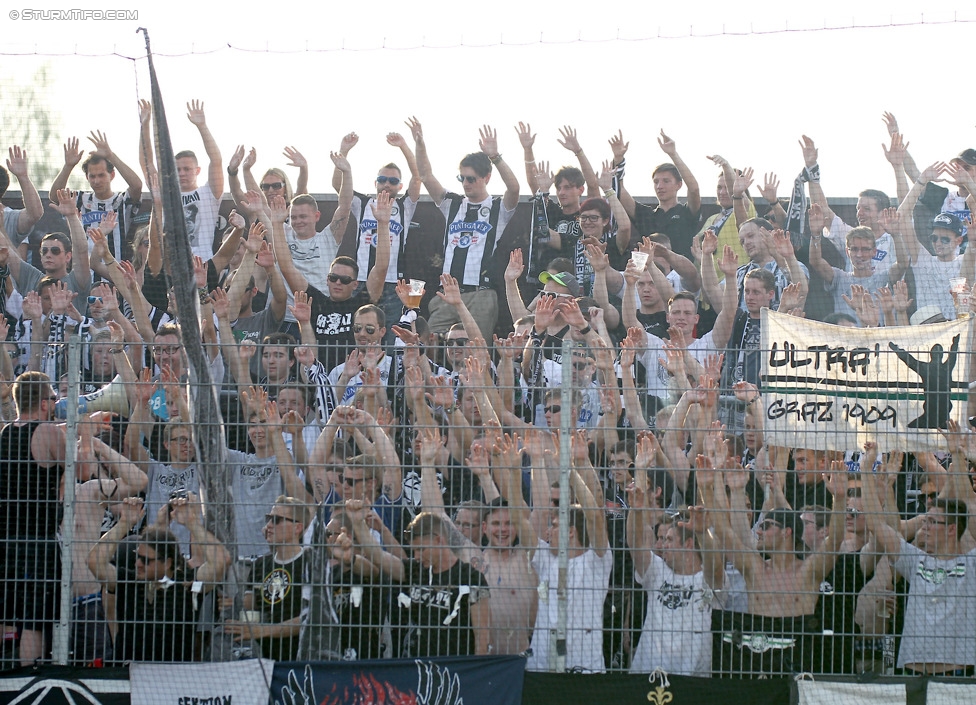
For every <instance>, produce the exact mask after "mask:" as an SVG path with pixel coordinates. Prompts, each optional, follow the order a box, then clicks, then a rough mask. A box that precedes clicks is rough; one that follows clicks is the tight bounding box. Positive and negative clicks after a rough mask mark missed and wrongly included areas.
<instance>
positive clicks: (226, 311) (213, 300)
mask: <svg viewBox="0 0 976 705" xmlns="http://www.w3.org/2000/svg"><path fill="white" fill-rule="evenodd" d="M210 304H211V305H212V306H213V310H214V314H216V316H217V318H218V319H219V320H223V319H225V318H227V317H228V316H229V315H230V301H229V300H228V298H227V292H226V291H224V287H222V286H218V287H217V288H216V289H214V290H213V291H211V292H210Z"/></svg>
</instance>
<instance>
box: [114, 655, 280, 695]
mask: <svg viewBox="0 0 976 705" xmlns="http://www.w3.org/2000/svg"><path fill="white" fill-rule="evenodd" d="M274 666H275V662H274V661H269V660H266V659H250V660H248V661H232V662H230V663H178V664H165V663H134V664H132V666H131V667H130V668H129V678H130V680H131V681H132V705H268V684H269V683H270V682H271V676H272V673H273V672H274Z"/></svg>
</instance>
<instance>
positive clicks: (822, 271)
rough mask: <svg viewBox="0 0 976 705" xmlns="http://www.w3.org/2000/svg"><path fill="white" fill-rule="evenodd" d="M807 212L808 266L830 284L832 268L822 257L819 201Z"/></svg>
mask: <svg viewBox="0 0 976 705" xmlns="http://www.w3.org/2000/svg"><path fill="white" fill-rule="evenodd" d="M811 183H813V182H811ZM828 210H829V209H828ZM807 213H808V217H809V219H810V256H809V258H808V262H809V264H810V268H811V269H813V271H815V272H816V273H817V274H819V275H820V276H821V278H822V279H823V280H824V281H825V282H827V283H828V284H831V283H833V281H834V268H833V267H831V266H830V263H829V262H828V261H827V260H825V259H824V258H823V235H822V233H823V226H824V210H823V206H821V205H820V204H819V203H812V204H810V210H809V211H808V212H807Z"/></svg>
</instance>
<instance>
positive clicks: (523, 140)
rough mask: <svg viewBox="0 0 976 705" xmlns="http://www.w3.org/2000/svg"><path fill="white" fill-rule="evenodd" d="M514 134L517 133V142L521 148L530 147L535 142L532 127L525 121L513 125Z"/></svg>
mask: <svg viewBox="0 0 976 705" xmlns="http://www.w3.org/2000/svg"><path fill="white" fill-rule="evenodd" d="M515 134H517V135H518V139H519V144H521V145H522V149H531V148H532V145H533V144H535V135H534V134H533V133H532V127H531V126H530V125H529V123H527V122H520V123H519V124H518V125H516V126H515Z"/></svg>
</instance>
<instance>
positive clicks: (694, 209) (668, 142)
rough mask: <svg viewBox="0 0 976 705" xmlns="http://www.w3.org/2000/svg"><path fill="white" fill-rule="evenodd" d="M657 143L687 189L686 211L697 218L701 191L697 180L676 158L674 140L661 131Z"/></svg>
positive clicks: (678, 157)
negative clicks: (675, 168)
mask: <svg viewBox="0 0 976 705" xmlns="http://www.w3.org/2000/svg"><path fill="white" fill-rule="evenodd" d="M657 143H658V146H659V147H660V148H661V151H662V152H664V153H665V154H667V155H668V157H670V159H671V163H672V164H674V165H675V166H676V167H678V173H679V174H681V180H682V181H683V182H684V184H685V188H686V189H688V209H689V210H690V211H691V214H692V215H694V216H697V215H698V212H699V211H700V210H701V189H700V188H699V187H698V180H697V179H696V178H695V175H694V174H692V173H691V169H689V168H688V165H687V164H685V162H684V160H683V159H682V158H681V157H680V156H678V148H677V146H676V145H675V143H674V140H673V139H671V138H670V137H668V136H667V135H666V134H664V130H661V136H660V137H658V140H657Z"/></svg>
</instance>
